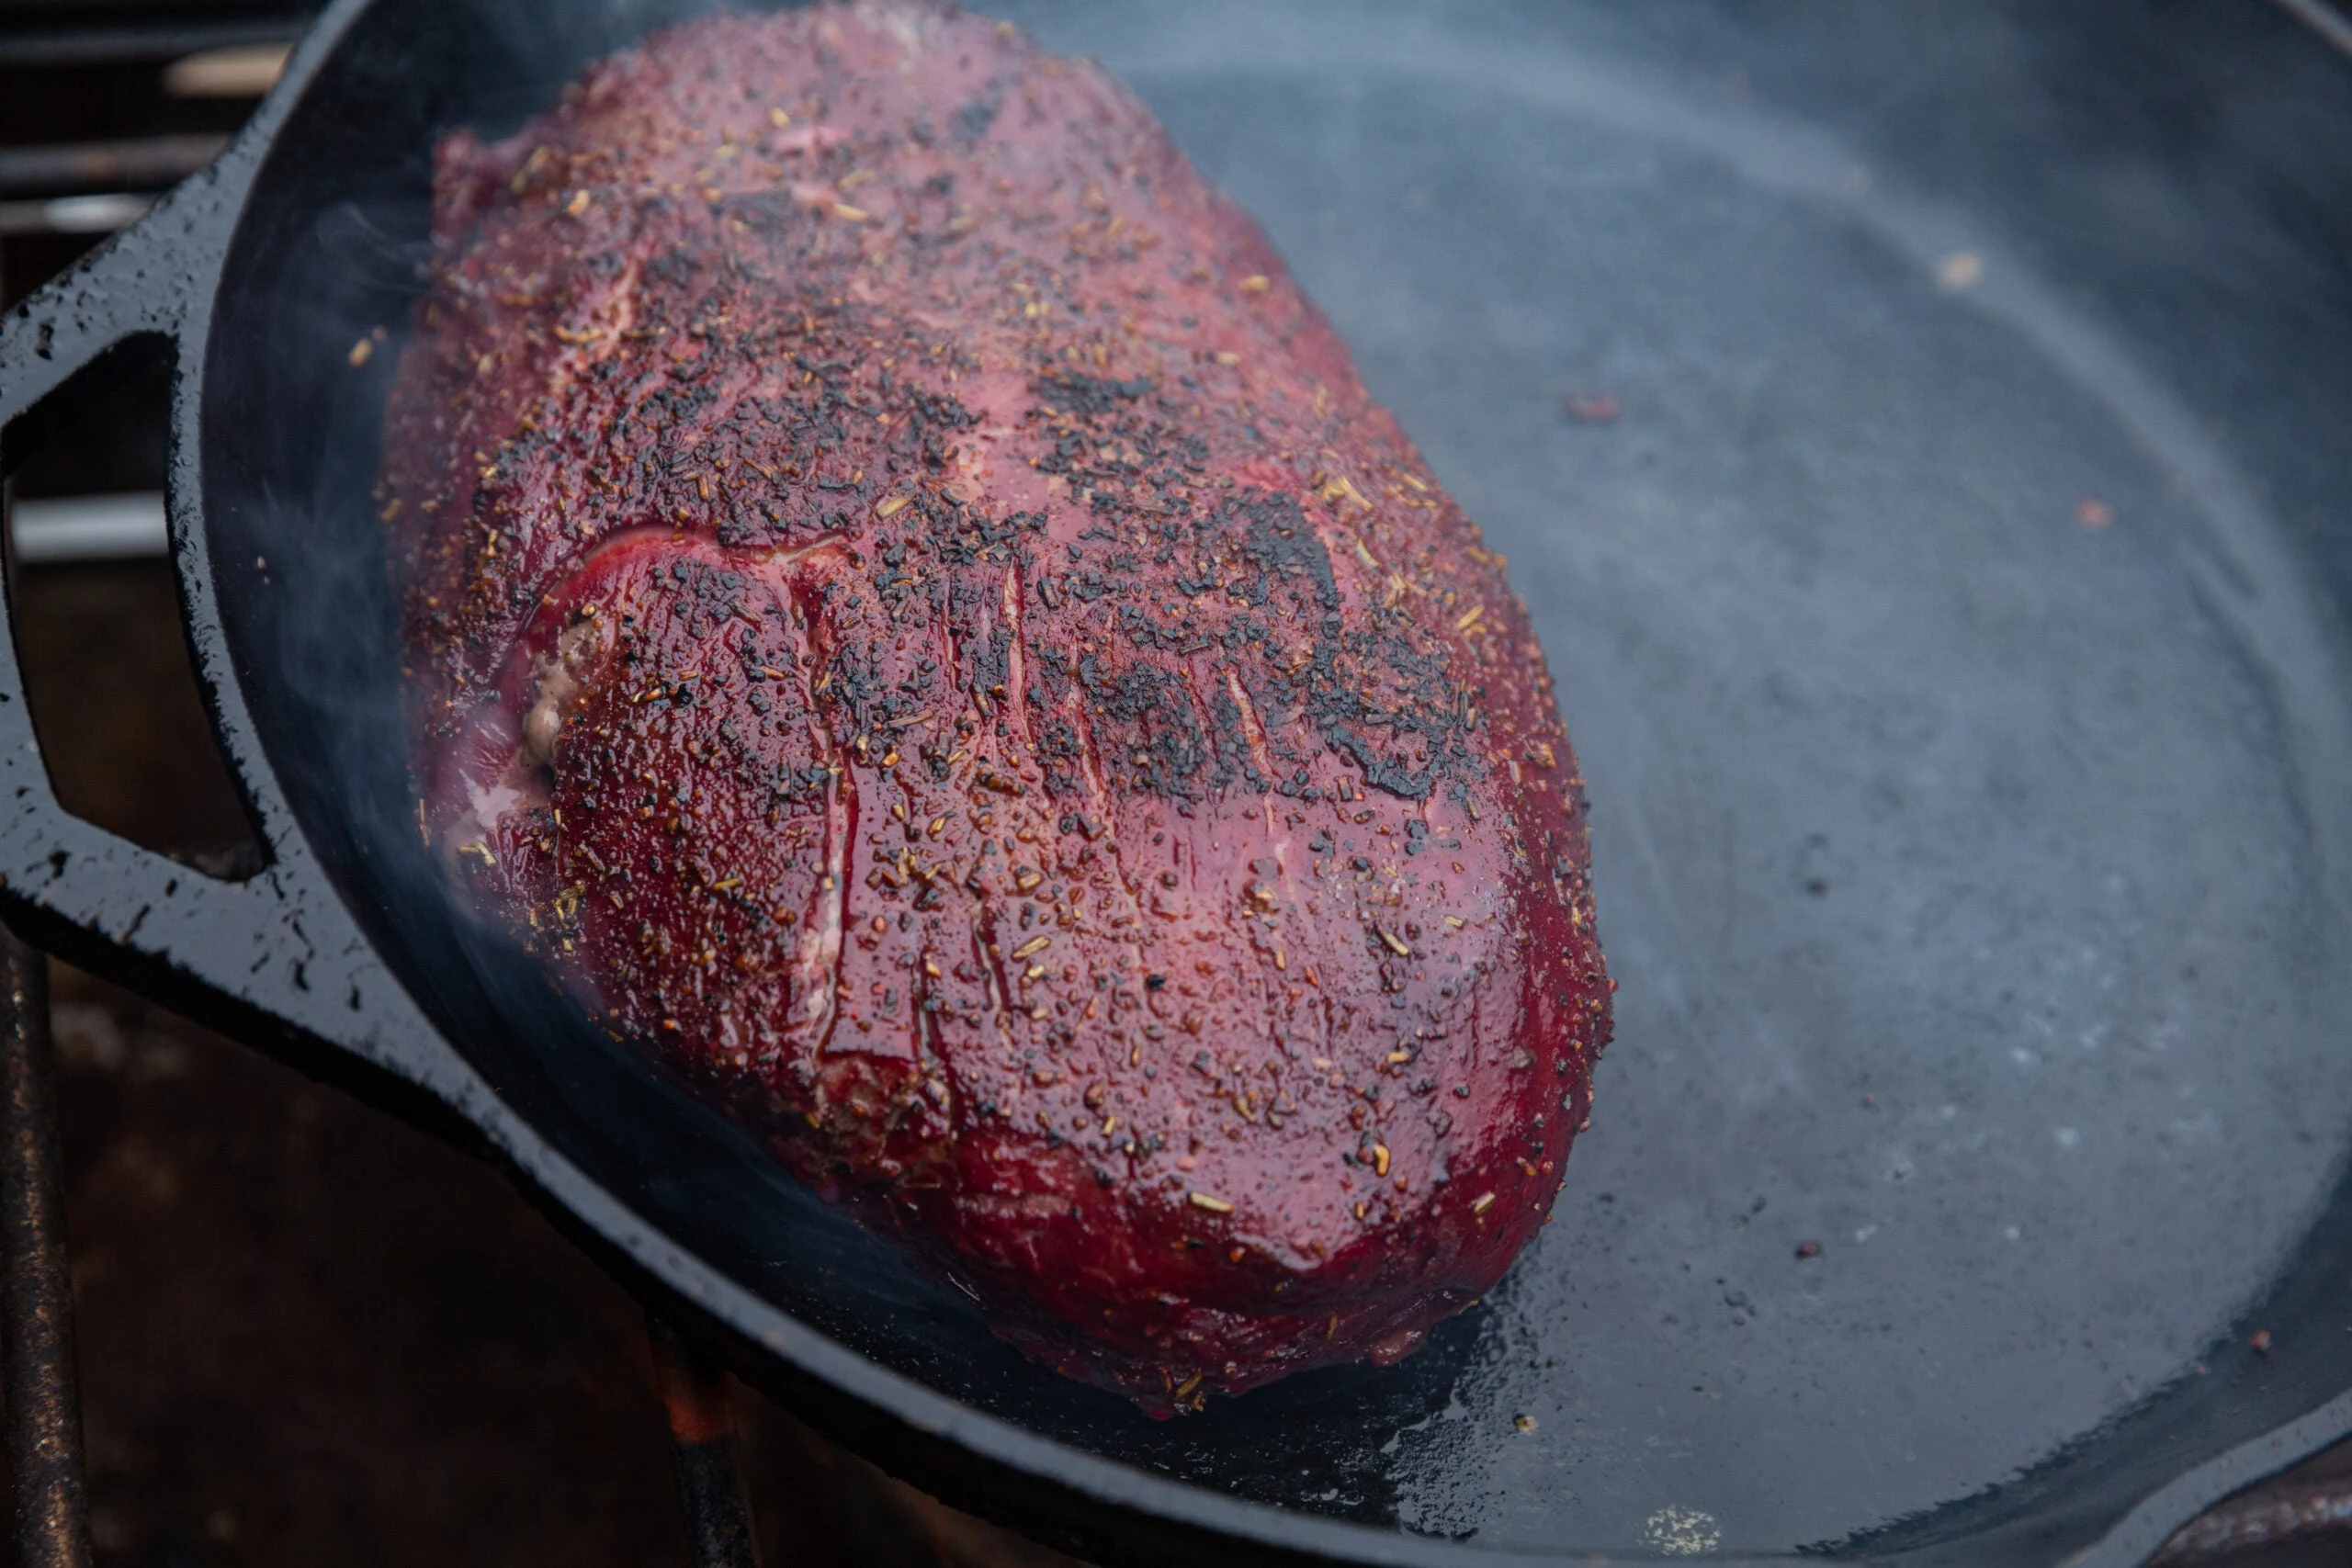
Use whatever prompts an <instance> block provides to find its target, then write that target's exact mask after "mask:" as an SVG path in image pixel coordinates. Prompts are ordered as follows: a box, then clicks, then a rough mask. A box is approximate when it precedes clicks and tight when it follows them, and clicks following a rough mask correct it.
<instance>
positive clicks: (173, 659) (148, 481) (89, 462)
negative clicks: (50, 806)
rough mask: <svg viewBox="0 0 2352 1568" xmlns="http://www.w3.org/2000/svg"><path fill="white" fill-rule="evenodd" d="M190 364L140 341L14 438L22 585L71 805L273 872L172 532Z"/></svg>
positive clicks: (96, 822) (27, 644)
mask: <svg viewBox="0 0 2352 1568" xmlns="http://www.w3.org/2000/svg"><path fill="white" fill-rule="evenodd" d="M174 368H175V366H174V354H173V350H172V344H171V342H170V340H169V339H167V338H164V337H162V336H160V335H145V336H139V337H133V338H130V339H129V340H127V341H126V342H124V343H123V344H119V345H118V346H117V347H115V348H113V349H111V350H109V351H108V352H107V354H105V355H101V356H99V357H98V358H97V359H96V360H95V361H93V362H92V363H91V364H90V365H89V366H88V367H86V368H85V369H84V370H83V371H81V372H80V373H79V374H78V375H76V376H74V377H73V378H71V379H69V380H67V381H66V382H65V383H64V384H63V385H62V386H61V387H60V388H59V389H57V390H56V391H55V392H53V393H52V394H51V395H50V397H48V398H47V399H45V400H43V401H42V402H41V403H40V405H38V406H37V407H36V408H35V409H34V410H33V411H32V412H30V413H29V414H28V415H27V417H26V418H24V419H22V420H19V421H17V423H15V424H14V425H12V426H11V427H10V429H9V432H8V443H7V457H8V458H9V459H11V467H12V469H13V478H12V479H10V481H9V483H8V486H7V516H8V545H9V548H8V560H7V586H8V592H9V594H10V599H11V603H12V606H13V610H14V615H13V617H12V619H13V624H14V629H15V634H16V653H17V665H18V669H19V671H21V674H22V678H23V682H24V688H25V696H26V701H27V704H28V706H29V708H30V710H31V718H32V725H33V733H34V735H35V737H36V738H37V739H38V740H39V742H40V755H41V761H42V765H43V768H44V770H45V771H46V773H48V775H49V784H50V788H51V791H52V792H53V793H54V794H55V795H56V797H57V803H58V805H59V807H61V808H62V809H63V810H64V811H66V812H67V813H69V814H70V815H72V816H74V817H76V818H80V819H82V820H83V821H85V822H87V823H89V824H90V825H91V826H92V827H95V828H98V829H104V830H105V831H107V832H109V833H114V834H117V835H119V836H120V837H122V838H125V839H128V840H130V841H131V842H133V843H135V844H138V845H140V846H141V847H142V848H145V849H150V850H153V851H155V852H159V853H162V854H164V855H168V856H170V857H171V858H172V859H174V860H176V861H178V862H180V863H182V864H184V865H187V867H189V868H190V869H191V870H194V871H197V872H199V873H201V874H206V875H209V876H215V877H220V878H221V879H223V880H228V881H242V880H243V879H244V878H245V877H248V876H251V875H253V874H254V873H255V872H257V871H259V870H261V868H262V867H263V866H264V865H265V864H266V861H267V855H266V852H265V851H264V849H263V846H262V840H261V839H260V837H259V836H258V835H257V834H256V833H255V832H254V827H253V822H252V819H251V818H250V816H249V815H248V814H247V812H246V810H245V807H244V804H243V800H242V799H241V798H240V796H239V794H238V790H237V787H236V785H235V784H234V783H233V782H232V775H231V773H230V772H229V768H228V766H227V764H226V763H225V762H224V761H222V758H221V754H220V745H219V742H218V740H217V739H216V737H215V734H214V730H213V727H212V723H211V720H210V717H209V716H208V714H207V713H206V711H205V705H204V699H203V695H202V693H201V689H200V688H199V686H198V682H197V676H196V667H195V664H194V662H193V660H192V659H191V658H190V656H189V652H188V643H187V633H186V631H185V630H184V628H183V625H182V621H181V615H180V603H179V587H178V582H177V580H176V578H175V574H174V572H173V570H172V563H171V560H170V558H169V555H168V552H167V548H166V546H165V541H164V536H163V529H162V516H163V493H162V487H163V480H164V467H165V464H166V461H167V457H168V453H167V447H168V439H167V434H166V432H167V429H168V422H169V419H170V406H171V389H172V378H173V371H174Z"/></svg>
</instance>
